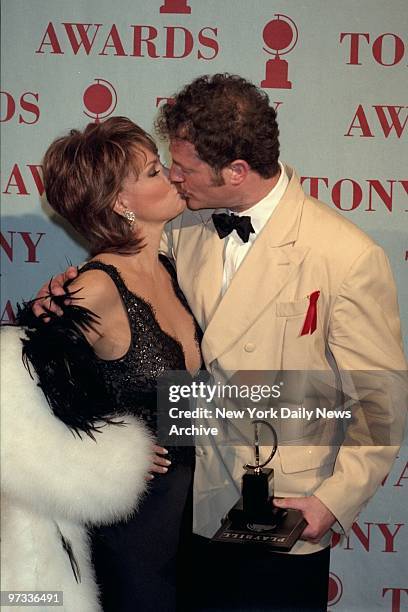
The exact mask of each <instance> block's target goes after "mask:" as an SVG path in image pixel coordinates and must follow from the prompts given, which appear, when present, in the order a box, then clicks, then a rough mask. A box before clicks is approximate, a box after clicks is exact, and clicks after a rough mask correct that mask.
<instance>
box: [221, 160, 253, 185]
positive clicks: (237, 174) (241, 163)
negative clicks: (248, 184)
mask: <svg viewBox="0 0 408 612" xmlns="http://www.w3.org/2000/svg"><path fill="white" fill-rule="evenodd" d="M226 170H227V172H228V177H229V182H230V185H233V186H234V187H235V186H238V185H242V183H243V182H244V181H245V179H246V177H247V176H248V174H249V172H250V167H249V164H248V162H246V161H245V160H244V159H236V160H235V161H233V162H231V163H230V164H229V166H228V168H227V169H226Z"/></svg>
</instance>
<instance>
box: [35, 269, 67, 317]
mask: <svg viewBox="0 0 408 612" xmlns="http://www.w3.org/2000/svg"><path fill="white" fill-rule="evenodd" d="M77 276H78V269H77V268H75V267H74V266H70V267H69V268H67V269H66V270H65V272H62V273H61V274H58V276H54V278H52V279H51V282H48V283H46V284H45V285H43V286H42V287H41V289H40V290H39V292H38V293H37V295H36V298H35V300H36V301H35V302H34V305H33V313H34V314H35V316H36V317H40V316H44V315H45V314H46V312H47V310H51V311H52V312H54V313H55V314H56V315H58V316H61V315H62V310H61V308H59V307H58V306H57V305H56V304H55V303H54V302H53V300H52V298H50V292H51V293H52V295H64V293H65V291H64V283H66V281H68V280H73V279H74V278H76V277H77ZM66 303H67V304H69V300H67V301H66ZM49 320H50V319H49V317H45V318H44V321H49Z"/></svg>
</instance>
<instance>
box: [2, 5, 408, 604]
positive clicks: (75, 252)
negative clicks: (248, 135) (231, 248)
mask: <svg viewBox="0 0 408 612" xmlns="http://www.w3.org/2000/svg"><path fill="white" fill-rule="evenodd" d="M1 11H2V26H1V28H2V42H1V46H2V60H1V61H2V71H1V93H0V99H1V111H0V121H1V123H2V126H1V127H2V135H1V138H2V148H3V155H2V159H1V179H0V180H1V183H0V186H1V199H2V226H1V235H0V236H1V248H0V250H1V259H2V263H1V303H0V315H1V317H0V318H1V322H2V323H7V322H9V321H11V320H12V318H13V312H14V310H15V302H16V301H19V300H21V299H28V298H30V297H32V296H33V295H34V294H35V292H36V289H37V288H38V287H39V285H41V284H42V283H43V282H44V280H45V279H47V278H48V277H49V276H51V275H52V274H55V273H56V272H58V271H61V270H63V269H65V267H66V263H67V261H72V262H73V263H77V262H79V261H82V260H83V259H84V258H85V256H86V251H85V250H84V248H83V247H82V246H81V244H80V243H79V242H78V239H77V237H75V236H74V234H73V233H72V231H69V232H68V233H67V230H66V228H65V227H64V226H63V225H62V224H61V222H59V221H57V220H56V219H55V218H53V215H52V214H51V213H50V210H49V207H48V206H47V204H46V202H45V201H44V199H43V198H42V197H41V196H42V191H43V188H42V181H41V172H40V167H39V166H40V163H41V158H42V155H43V153H44V151H45V150H46V148H47V146H48V145H49V144H50V142H51V141H52V140H53V139H54V138H55V137H56V136H57V135H60V134H62V133H64V132H66V131H67V130H68V129H69V128H72V127H83V126H84V125H85V124H86V123H87V122H88V121H94V120H98V119H100V118H103V117H107V116H110V115H112V114H120V115H125V116H128V117H130V118H132V119H134V120H136V121H137V122H138V123H140V124H141V125H142V126H143V127H144V128H145V129H147V130H148V131H152V129H153V121H154V118H155V115H156V112H157V106H158V105H159V104H160V101H161V99H163V98H167V97H171V95H172V93H174V92H175V91H176V90H177V89H178V88H179V87H180V86H181V85H183V84H184V83H185V82H187V81H190V80H191V79H192V78H193V77H195V76H198V75H200V74H204V73H214V72H225V71H228V72H231V73H238V74H241V75H242V76H244V77H246V78H249V79H250V80H252V81H254V82H255V83H257V84H258V85H262V87H263V88H264V89H265V91H267V92H268V94H269V97H270V99H271V102H272V103H274V104H275V106H276V107H277V109H278V116H279V123H280V129H281V143H282V159H283V160H284V161H287V162H288V163H290V164H291V165H293V166H294V167H295V168H296V169H297V171H298V173H299V174H300V175H301V176H302V177H303V181H304V183H303V184H304V188H305V190H306V191H307V192H308V193H311V194H312V195H314V196H318V197H319V198H320V199H321V200H323V201H325V202H327V203H328V204H329V205H330V206H332V207H334V208H336V209H337V210H340V211H341V212H342V214H344V215H345V216H346V217H348V218H349V219H350V220H352V221H353V222H355V223H356V224H358V225H359V226H361V227H362V228H363V229H364V230H365V231H366V232H368V233H369V234H370V235H371V236H373V238H374V239H375V240H376V241H377V242H378V243H379V244H380V245H382V246H383V247H384V248H385V250H386V252H387V254H388V256H389V258H390V260H391V265H392V267H393V270H394V274H395V277H396V281H397V285H398V288H399V298H400V307H401V316H402V324H403V330H404V333H405V341H406V342H407V340H408V338H407V335H408V312H407V307H406V304H407V297H408V283H407V280H406V279H407V274H406V272H407V265H408V244H407V212H408V173H407V167H408V163H407V161H408V147H407V134H408V106H407V74H408V37H407V32H408V5H407V2H406V0H388V2H383V1H382V0H359V1H358V2H356V1H355V0H342V2H338V1H337V0H280V1H276V2H272V1H271V0H253V1H252V2H248V1H247V0H166V1H165V0H150V1H149V2H146V1H145V0H119V1H118V2H116V3H112V2H110V1H109V0H70V2H66V1H65V0H3V2H2V8H1ZM277 53H278V56H279V57H277ZM285 62H287V63H285ZM163 156H164V157H165V156H166V153H165V149H164V148H163ZM406 451H407V449H406V447H405V448H404V449H403V451H401V453H400V456H399V458H398V459H397V461H396V463H395V465H394V468H393V470H392V472H391V474H390V475H389V477H388V478H387V479H386V481H385V482H384V484H383V486H382V488H381V490H380V491H379V492H378V493H377V495H376V497H375V498H374V500H373V501H372V502H371V503H370V504H369V506H368V507H367V509H366V510H365V511H364V513H363V514H362V515H361V516H360V517H359V519H358V522H357V523H356V524H355V525H354V527H353V530H352V533H351V534H350V536H349V538H348V539H345V540H344V541H341V542H338V541H334V542H333V555H332V568H331V569H332V574H331V581H330V594H329V606H328V608H329V609H330V610H332V611H333V612H339V611H342V610H344V611H345V610H347V611H352V610H370V611H371V610H377V609H379V610H381V609H382V610H390V611H392V612H398V610H403V609H404V608H406V607H407V605H408V579H407V575H406V566H407V525H406V524H407V507H408V503H407V501H408V500H407V495H406V491H407V484H406V482H407V480H408V467H407V452H406ZM404 570H405V571H404Z"/></svg>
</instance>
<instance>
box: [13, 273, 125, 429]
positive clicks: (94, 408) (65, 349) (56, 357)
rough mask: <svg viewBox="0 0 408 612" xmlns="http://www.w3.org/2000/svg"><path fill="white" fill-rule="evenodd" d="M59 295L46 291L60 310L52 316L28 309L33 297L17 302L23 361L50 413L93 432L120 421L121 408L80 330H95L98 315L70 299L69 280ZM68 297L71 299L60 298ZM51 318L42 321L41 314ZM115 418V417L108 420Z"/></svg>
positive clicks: (50, 312) (74, 425) (71, 425)
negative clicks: (23, 336)
mask: <svg viewBox="0 0 408 612" xmlns="http://www.w3.org/2000/svg"><path fill="white" fill-rule="evenodd" d="M64 288H65V291H66V293H65V294H64V295H62V296H56V295H52V294H51V290H50V294H49V297H50V298H51V299H52V301H53V302H55V303H56V304H57V306H59V307H60V308H61V310H62V311H63V315H62V316H57V315H56V314H55V313H53V312H52V311H50V310H47V313H46V314H44V315H43V316H42V317H36V316H35V315H34V313H33V311H32V306H33V303H34V301H35V300H32V301H30V302H24V303H23V306H20V305H19V304H17V324H18V325H20V326H21V327H23V328H24V330H25V333H26V336H27V337H26V338H25V339H23V340H22V342H23V361H24V365H25V366H26V368H27V370H28V371H29V373H30V375H31V376H32V374H31V371H30V368H31V367H32V368H33V369H34V371H35V372H36V374H37V376H38V381H39V382H38V385H39V386H40V388H41V389H42V391H43V393H44V395H45V397H46V399H47V401H48V403H49V405H50V407H51V409H52V411H53V413H54V415H55V416H56V417H57V418H59V419H60V420H61V421H63V422H64V423H65V424H66V425H67V426H68V427H69V428H70V429H71V430H72V431H73V432H74V433H76V434H77V435H78V436H79V437H81V432H83V433H86V434H87V435H89V436H90V437H91V438H94V439H95V437H94V433H95V432H97V431H98V430H100V427H101V426H103V424H104V423H114V424H117V425H121V424H123V421H118V420H117V415H118V413H119V412H120V411H119V410H118V409H117V407H116V406H115V405H112V397H111V396H109V394H108V393H107V389H106V386H105V385H104V381H103V379H102V377H101V375H100V372H99V369H98V361H97V358H96V355H95V352H94V350H93V348H92V347H91V345H90V344H89V343H88V341H87V340H86V338H85V335H84V333H83V332H84V330H85V331H86V330H89V329H93V330H95V329H96V328H97V325H98V318H99V317H98V316H97V315H95V314H94V313H93V312H92V311H91V310H89V309H87V308H84V307H83V306H79V305H78V304H75V301H77V300H78V299H80V298H77V297H75V293H76V292H72V293H71V292H69V290H68V283H66V284H65V286H64ZM67 298H69V299H70V300H71V302H72V303H71V304H69V305H66V304H64V301H65V300H66V299H67ZM46 317H49V318H50V321H49V322H47V323H46V322H45V321H44V318H46ZM114 418H115V420H113V419H114Z"/></svg>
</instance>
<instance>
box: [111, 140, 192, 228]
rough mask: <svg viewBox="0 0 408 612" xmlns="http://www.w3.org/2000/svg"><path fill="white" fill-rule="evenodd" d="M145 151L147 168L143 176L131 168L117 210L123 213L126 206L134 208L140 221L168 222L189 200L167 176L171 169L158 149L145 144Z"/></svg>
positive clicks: (119, 197)
mask: <svg viewBox="0 0 408 612" xmlns="http://www.w3.org/2000/svg"><path fill="white" fill-rule="evenodd" d="M142 151H143V153H144V155H145V157H143V156H138V159H137V163H139V164H140V160H142V163H143V168H142V171H141V172H140V174H139V176H138V177H136V175H135V174H134V173H133V172H131V173H130V174H129V175H128V176H127V177H126V179H125V180H124V181H123V185H122V189H121V191H120V193H119V195H118V198H117V201H116V204H115V207H114V210H115V211H116V212H117V213H119V214H123V207H125V208H127V209H129V210H131V211H133V212H134V213H135V216H136V224H137V222H138V221H140V222H145V223H160V224H162V223H163V222H167V221H169V220H170V219H173V218H174V217H176V216H177V215H179V214H180V213H181V212H183V210H184V209H185V207H186V202H185V200H184V199H183V197H182V196H181V195H180V194H179V193H178V191H177V189H176V187H175V186H174V185H172V183H170V181H169V179H168V178H167V174H168V173H167V170H166V169H165V168H164V167H163V166H162V164H161V163H160V159H159V158H158V156H157V154H156V153H153V152H152V151H150V150H149V149H147V148H144V147H143V148H142Z"/></svg>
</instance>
